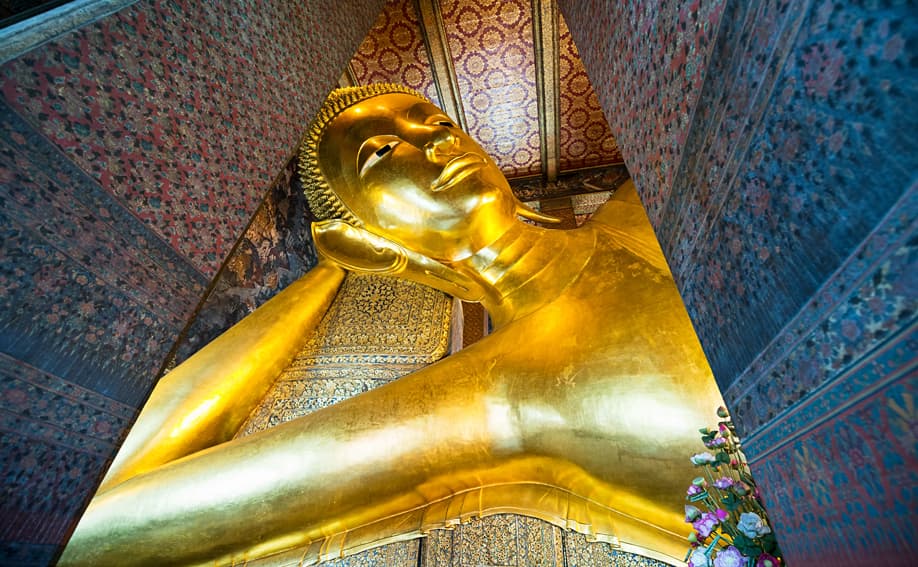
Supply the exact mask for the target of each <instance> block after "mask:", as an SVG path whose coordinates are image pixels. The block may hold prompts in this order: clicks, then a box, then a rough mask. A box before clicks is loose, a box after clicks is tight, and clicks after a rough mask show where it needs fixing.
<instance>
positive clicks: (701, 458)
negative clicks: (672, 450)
mask: <svg viewBox="0 0 918 567" xmlns="http://www.w3.org/2000/svg"><path fill="white" fill-rule="evenodd" d="M691 461H692V464H693V465H707V464H708V463H713V462H715V461H717V459H715V458H714V455H712V454H711V453H708V452H707V451H705V452H704V453H698V454H697V455H692V457H691Z"/></svg>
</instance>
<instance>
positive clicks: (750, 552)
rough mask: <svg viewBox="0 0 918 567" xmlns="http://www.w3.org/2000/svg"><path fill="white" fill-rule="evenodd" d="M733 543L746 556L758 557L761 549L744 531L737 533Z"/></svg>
mask: <svg viewBox="0 0 918 567" xmlns="http://www.w3.org/2000/svg"><path fill="white" fill-rule="evenodd" d="M733 545H734V546H735V547H736V548H737V549H739V551H740V553H742V554H743V555H745V556H746V557H758V555H759V551H761V548H760V547H759V546H758V545H756V543H755V541H753V540H752V539H750V538H748V537H746V536H745V535H744V534H743V533H742V532H740V533H738V534H736V537H735V538H733Z"/></svg>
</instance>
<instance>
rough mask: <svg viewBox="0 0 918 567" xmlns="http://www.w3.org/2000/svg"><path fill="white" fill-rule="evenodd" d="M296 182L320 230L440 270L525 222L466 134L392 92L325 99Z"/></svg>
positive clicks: (369, 89) (353, 92)
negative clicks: (365, 236) (331, 225)
mask: <svg viewBox="0 0 918 567" xmlns="http://www.w3.org/2000/svg"><path fill="white" fill-rule="evenodd" d="M300 174H301V176H302V178H303V182H304V185H305V188H306V193H307V198H308V200H309V204H310V208H311V209H312V211H313V214H315V215H316V217H317V218H318V219H319V220H320V221H328V220H333V219H336V220H339V221H343V222H344V223H347V224H348V225H349V226H350V227H353V228H356V227H359V228H360V229H361V231H366V232H369V233H371V234H372V235H375V236H377V237H381V238H384V239H386V240H389V241H392V242H393V243H395V244H397V245H399V246H401V247H404V248H407V249H409V250H413V251H415V252H417V253H418V254H421V255H423V256H426V257H428V258H431V259H434V260H436V261H439V262H452V261H456V260H461V259H463V258H465V257H468V256H469V255H471V254H473V253H474V252H475V251H476V250H477V249H479V248H481V247H483V246H485V245H487V244H490V243H491V242H493V241H495V240H496V239H497V238H498V237H499V236H500V235H501V234H503V233H504V232H505V231H506V230H507V229H508V227H509V226H510V225H511V224H512V223H514V222H516V215H517V213H520V212H523V213H524V214H525V212H527V211H526V210H525V208H524V207H523V205H522V204H521V203H519V201H518V200H517V199H516V198H515V197H514V196H513V193H512V192H511V191H510V186H509V184H508V183H507V180H506V178H505V177H504V176H503V174H502V173H501V171H500V169H499V168H498V166H497V165H496V164H495V163H494V161H493V160H492V159H491V158H490V157H489V156H488V155H487V154H486V153H485V152H484V150H482V149H481V147H480V146H479V145H478V144H477V143H476V142H475V141H474V140H473V139H472V138H471V137H470V136H469V135H468V134H466V133H465V132H463V131H462V130H460V129H459V128H458V127H457V126H456V124H455V123H454V122H453V120H452V119H451V118H450V117H448V116H447V115H446V114H445V113H444V112H443V111H442V110H440V109H439V108H437V107H436V106H434V105H433V104H431V103H430V102H429V101H428V100H427V99H426V98H424V97H423V96H422V95H421V94H419V93H417V92H415V91H413V90H411V89H408V88H405V87H400V86H396V85H388V84H375V85H368V86H362V87H349V88H345V89H338V90H336V91H333V92H332V93H331V95H329V97H328V99H327V100H326V102H325V104H324V105H323V107H322V109H321V110H320V112H319V115H318V117H317V119H316V120H315V121H314V122H313V125H312V127H311V128H310V129H309V132H308V134H307V136H306V139H305V141H304V143H303V146H302V150H301V153H300ZM352 233H353V234H357V233H356V232H354V231H352Z"/></svg>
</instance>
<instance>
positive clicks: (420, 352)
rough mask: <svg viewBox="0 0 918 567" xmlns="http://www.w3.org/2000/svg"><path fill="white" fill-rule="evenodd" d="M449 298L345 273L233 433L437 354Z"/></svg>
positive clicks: (310, 407) (335, 397)
mask: <svg viewBox="0 0 918 567" xmlns="http://www.w3.org/2000/svg"><path fill="white" fill-rule="evenodd" d="M451 316H452V299H451V298H450V297H449V296H447V295H446V294H444V293H442V292H440V291H437V290H435V289H432V288H429V287H427V286H423V285H420V284H415V283H413V282H408V281H404V280H399V279H396V278H389V277H382V276H370V275H356V274H348V276H347V277H346V278H345V280H344V283H343V284H342V286H341V289H340V290H339V291H338V295H337V296H336V297H335V300H334V302H333V303H332V305H331V307H330V308H329V310H328V313H326V314H325V317H323V319H322V321H321V322H320V323H319V326H318V328H317V329H316V332H315V335H314V336H313V337H312V338H311V339H310V340H309V342H307V343H306V345H305V346H304V347H303V349H302V350H301V351H300V353H299V354H298V355H297V356H296V358H295V359H294V360H293V362H292V363H291V364H290V366H289V367H288V368H287V369H286V370H285V371H284V372H283V373H282V374H281V376H280V377H279V378H278V380H277V382H276V383H275V385H274V386H273V387H272V389H271V390H270V391H269V392H268V394H267V396H265V399H264V400H262V402H261V404H259V406H258V407H257V408H256V409H255V410H254V411H253V412H252V414H251V415H250V416H249V419H248V420H247V421H246V423H245V425H243V427H242V428H241V429H240V431H239V433H238V434H237V437H243V436H246V435H249V434H252V433H255V432H256V431H262V430H264V429H268V428H271V427H274V426H275V425H278V424H280V423H283V422H285V421H290V420H291V419H295V418H297V417H300V416H302V415H306V414H308V413H311V412H313V411H315V410H317V409H320V408H323V407H326V406H329V405H331V404H334V403H336V402H339V401H342V400H345V399H347V398H350V397H352V396H355V395H357V394H360V393H362V392H366V391H368V390H372V389H373V388H376V387H377V386H380V385H382V384H385V383H387V382H391V381H392V380H395V379H396V378H399V377H400V376H404V375H405V374H408V373H410V372H413V371H414V370H417V369H419V368H423V367H424V366H426V365H428V364H430V363H432V362H435V361H437V360H439V359H440V358H442V357H443V356H444V355H445V354H446V352H447V349H448V347H449V334H450V323H451Z"/></svg>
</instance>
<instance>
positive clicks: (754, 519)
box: [736, 512, 771, 538]
mask: <svg viewBox="0 0 918 567" xmlns="http://www.w3.org/2000/svg"><path fill="white" fill-rule="evenodd" d="M736 528H737V529H738V530H739V531H741V532H743V535H744V536H746V537H749V538H757V537H760V536H763V535H765V534H767V533H771V528H769V527H768V526H766V525H765V522H764V521H763V520H762V518H760V517H759V515H758V514H756V513H755V512H743V513H742V514H740V518H739V523H738V524H736Z"/></svg>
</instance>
